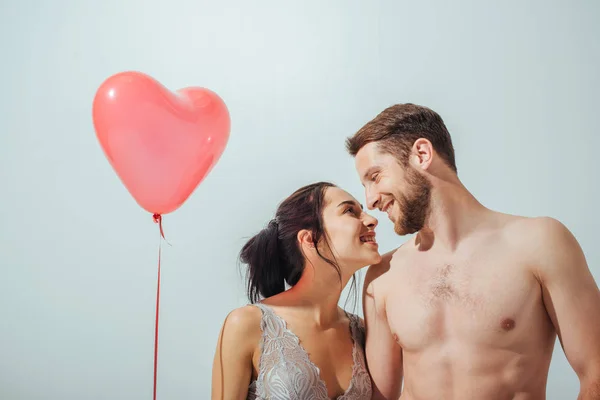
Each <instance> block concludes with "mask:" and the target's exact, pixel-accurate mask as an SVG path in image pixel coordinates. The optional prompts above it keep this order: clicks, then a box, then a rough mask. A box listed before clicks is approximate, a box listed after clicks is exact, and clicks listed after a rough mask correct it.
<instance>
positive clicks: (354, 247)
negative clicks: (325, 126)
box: [212, 182, 381, 400]
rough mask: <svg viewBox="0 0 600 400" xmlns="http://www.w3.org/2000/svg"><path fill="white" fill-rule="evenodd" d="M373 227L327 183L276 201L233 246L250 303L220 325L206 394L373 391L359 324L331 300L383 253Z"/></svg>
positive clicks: (279, 398)
mask: <svg viewBox="0 0 600 400" xmlns="http://www.w3.org/2000/svg"><path fill="white" fill-rule="evenodd" d="M376 225H377V220H376V219H375V218H373V217H371V216H370V215H368V214H366V213H364V212H363V210H362V207H361V205H360V204H359V203H358V202H357V201H356V199H354V198H353V197H352V196H351V195H349V194H348V193H347V192H345V191H343V190H342V189H340V188H338V187H336V186H335V185H333V184H330V183H326V182H320V183H315V184H312V185H308V186H305V187H303V188H301V189H299V190H297V191H296V192H295V193H294V194H292V195H291V196H290V197H288V198H287V199H286V200H285V201H283V203H281V205H280V206H279V208H278V210H277V212H276V217H275V219H273V220H272V221H271V222H270V223H269V224H268V226H267V227H266V228H265V229H263V230H262V231H261V232H259V233H258V234H257V235H256V236H254V237H253V238H251V239H250V240H249V241H248V242H247V243H246V245H245V246H244V247H243V249H242V251H241V253H240V259H241V260H242V262H243V263H245V264H247V265H248V275H247V278H248V296H249V298H250V302H251V303H253V304H252V305H248V306H245V307H241V308H238V309H236V310H234V311H233V312H231V314H229V316H228V317H227V318H226V320H225V323H224V324H223V328H222V330H221V333H220V335H219V340H218V344H217V351H216V354H215V360H214V364H213V381H212V398H213V400H215V399H224V400H230V399H236V400H237V399H273V400H284V399H286V400H287V399H296V400H305V399H313V400H326V399H338V400H342V399H343V400H358V399H370V398H371V379H370V376H369V374H368V372H367V369H366V365H365V358H364V348H363V346H364V327H363V323H362V321H361V319H360V318H359V317H357V316H356V315H353V314H349V313H346V312H345V311H344V310H343V309H341V308H340V307H338V302H339V300H340V295H341V293H342V289H343V288H344V287H345V286H346V284H347V283H348V281H349V280H350V278H351V277H353V274H354V273H355V272H356V271H358V270H359V269H361V268H363V267H365V266H367V265H369V264H374V263H378V262H379V261H380V260H381V256H380V254H379V252H378V249H377V243H376V241H375V227H376ZM285 283H287V284H288V285H289V286H291V288H290V289H289V290H285V289H286V288H285ZM261 299H262V300H261Z"/></svg>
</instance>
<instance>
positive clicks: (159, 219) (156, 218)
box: [153, 214, 168, 400]
mask: <svg viewBox="0 0 600 400" xmlns="http://www.w3.org/2000/svg"><path fill="white" fill-rule="evenodd" d="M153 218H154V222H155V223H157V224H158V227H159V228H160V237H159V242H158V276H157V281H156V282H157V283H156V318H155V320H154V392H153V393H154V395H153V399H154V400H156V378H157V372H158V315H159V309H160V259H161V253H162V240H161V239H165V233H164V231H163V227H162V216H161V215H160V214H154V216H153ZM165 241H166V239H165ZM167 243H168V242H167Z"/></svg>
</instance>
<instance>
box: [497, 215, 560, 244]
mask: <svg viewBox="0 0 600 400" xmlns="http://www.w3.org/2000/svg"><path fill="white" fill-rule="evenodd" d="M505 219H506V223H505V224H504V226H503V230H502V231H503V232H502V233H503V236H504V237H505V238H506V239H507V240H511V241H515V240H516V241H518V242H519V243H522V244H525V245H532V244H535V245H546V244H548V243H547V242H548V241H552V240H553V239H555V238H556V237H557V235H558V236H561V235H565V234H568V232H569V231H568V229H567V227H566V226H565V225H564V224H563V223H562V222H561V221H559V220H558V219H556V218H553V217H548V216H540V217H523V216H516V215H508V216H506V217H505Z"/></svg>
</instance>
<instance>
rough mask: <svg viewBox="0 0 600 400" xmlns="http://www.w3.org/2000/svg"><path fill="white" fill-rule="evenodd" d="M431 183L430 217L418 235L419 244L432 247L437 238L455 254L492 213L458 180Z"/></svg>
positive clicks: (436, 180)
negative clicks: (428, 244)
mask: <svg viewBox="0 0 600 400" xmlns="http://www.w3.org/2000/svg"><path fill="white" fill-rule="evenodd" d="M432 184H433V186H432V189H431V203H430V209H429V216H428V217H427V220H426V221H425V226H424V227H423V229H422V230H421V231H420V232H419V235H418V237H417V242H419V241H421V242H423V243H431V244H432V240H433V239H435V241H436V242H438V243H439V244H441V245H442V246H444V247H445V248H447V249H448V250H450V251H455V250H456V248H457V247H458V245H459V244H460V242H461V241H462V240H463V239H465V238H466V237H468V236H469V235H470V234H471V233H472V232H473V231H474V230H475V229H476V228H477V226H478V225H480V224H481V222H482V220H483V218H484V216H486V215H488V214H489V213H490V212H491V211H490V210H489V209H488V208H486V207H484V206H483V205H482V204H481V203H480V202H479V201H478V200H477V199H476V198H475V197H474V196H473V195H472V194H471V193H470V192H469V191H468V190H467V189H466V188H465V187H464V186H463V184H462V183H461V182H460V181H459V180H458V179H456V180H453V181H447V180H438V179H435V178H434V179H432Z"/></svg>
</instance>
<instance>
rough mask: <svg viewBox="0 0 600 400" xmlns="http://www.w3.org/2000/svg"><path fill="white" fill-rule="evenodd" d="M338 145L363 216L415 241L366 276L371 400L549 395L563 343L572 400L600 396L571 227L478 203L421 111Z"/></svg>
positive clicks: (599, 347)
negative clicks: (365, 209) (363, 200)
mask: <svg viewBox="0 0 600 400" xmlns="http://www.w3.org/2000/svg"><path fill="white" fill-rule="evenodd" d="M346 145H347V149H348V151H349V152H350V154H352V155H353V156H355V162H356V169H357V171H358V173H359V175H360V179H361V181H362V183H363V185H364V187H365V190H366V197H367V204H368V206H369V209H375V208H377V209H379V210H381V211H383V212H386V213H387V214H388V216H389V218H390V219H391V221H392V222H393V223H394V229H395V231H396V233H397V234H398V235H406V234H412V233H416V235H415V236H414V237H413V238H411V239H410V240H409V241H408V242H406V243H405V244H403V245H402V246H400V247H399V248H398V249H396V250H394V251H392V252H390V253H388V254H386V255H385V256H384V259H383V261H382V262H381V263H380V264H377V265H373V266H371V267H370V268H369V271H368V272H367V276H366V278H365V293H364V314H365V321H366V326H367V339H366V341H367V343H366V353H367V364H368V367H369V370H370V373H371V375H372V379H373V383H374V385H373V389H374V393H375V395H374V398H376V399H398V398H401V399H402V400H422V399H423V400H440V399H443V400H451V399H460V400H469V399H485V400H493V399H512V400H538V399H545V396H546V394H545V392H546V381H547V377H548V369H549V366H550V359H551V357H552V351H553V347H554V344H555V340H556V336H557V335H558V338H559V340H560V343H561V345H562V347H563V349H564V352H565V354H566V357H567V359H568V361H569V363H570V365H571V366H572V368H573V370H574V371H575V372H576V373H577V376H578V377H579V380H580V383H581V386H580V393H579V397H578V399H579V400H588V399H589V400H591V399H600V292H599V290H598V286H597V285H596V282H595V281H594V278H593V276H592V274H591V273H590V271H589V269H588V266H587V264H586V260H585V257H584V255H583V252H582V250H581V248H580V247H579V245H578V243H577V241H576V240H575V238H574V237H573V235H572V234H571V233H570V232H569V230H567V228H565V226H563V225H562V224H561V223H560V222H558V221H557V220H555V219H552V218H548V217H543V218H525V217H519V216H514V215H507V214H503V213H499V212H495V211H492V210H490V209H488V208H486V207H484V206H483V205H482V204H480V203H479V202H478V201H477V199H475V197H474V196H473V195H472V194H471V193H469V191H468V190H467V189H466V188H465V187H464V186H463V185H462V183H461V182H460V180H459V179H458V176H457V172H456V165H455V160H454V149H453V146H452V141H451V139H450V135H449V133H448V131H447V129H446V127H445V125H444V122H443V121H442V119H441V118H440V116H439V115H438V114H437V113H435V112H434V111H432V110H430V109H428V108H425V107H420V106H416V105H412V104H401V105H395V106H392V107H389V108H388V109H386V110H385V111H383V112H382V113H381V114H379V115H378V116H377V117H376V118H374V119H373V120H372V121H370V122H369V123H367V124H366V125H365V126H364V127H363V128H362V129H361V130H360V131H358V132H357V133H356V134H355V135H354V136H353V137H351V138H349V139H348V140H347V143H346ZM402 384H404V385H403V390H401V389H402Z"/></svg>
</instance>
